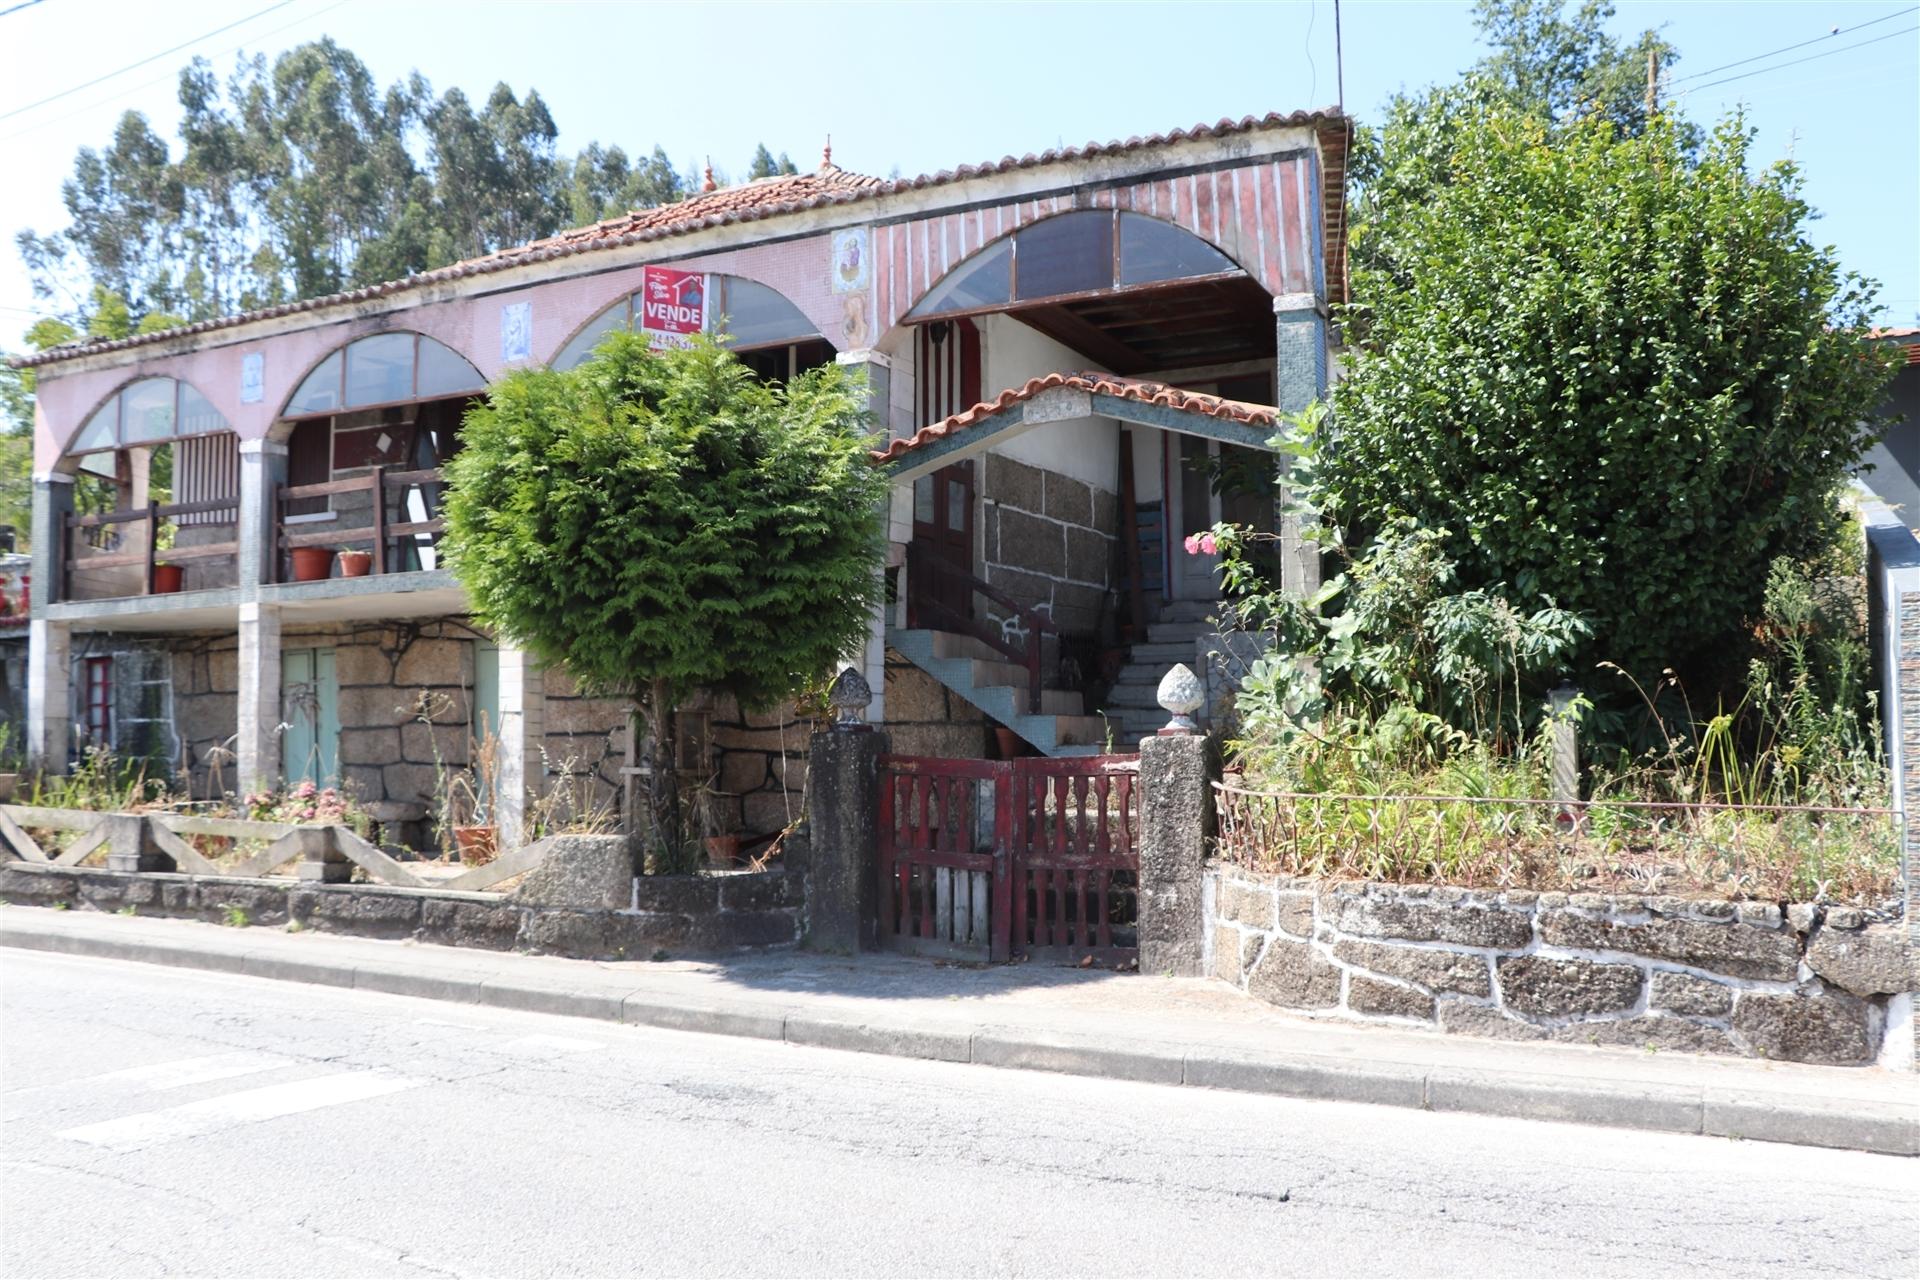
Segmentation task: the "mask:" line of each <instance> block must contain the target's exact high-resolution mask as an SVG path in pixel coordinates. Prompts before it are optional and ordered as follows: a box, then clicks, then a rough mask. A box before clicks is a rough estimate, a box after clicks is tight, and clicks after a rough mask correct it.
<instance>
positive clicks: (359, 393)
mask: <svg viewBox="0 0 1920 1280" xmlns="http://www.w3.org/2000/svg"><path fill="white" fill-rule="evenodd" d="M411 399H413V335H412V334H410V333H382V334H376V335H375V336H373V337H371V338H362V339H360V341H358V342H355V343H353V344H351V345H349V346H348V347H347V404H348V405H349V406H352V405H357V404H386V403H389V402H391V401H395V400H411Z"/></svg>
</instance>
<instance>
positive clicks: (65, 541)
mask: <svg viewBox="0 0 1920 1280" xmlns="http://www.w3.org/2000/svg"><path fill="white" fill-rule="evenodd" d="M223 512H224V513H226V515H227V519H226V520H224V521H216V522H215V523H216V524H224V523H234V522H237V521H238V519H239V512H240V499H239V498H237V497H234V498H213V499H209V500H208V501H205V502H170V503H148V504H147V505H146V506H145V507H143V508H140V509H137V510H130V511H110V512H107V513H105V514H104V515H94V516H78V515H70V516H68V517H67V518H66V519H65V520H64V521H63V522H62V527H61V528H60V530H59V533H60V546H59V549H58V552H57V555H58V563H59V565H60V570H61V573H60V596H59V598H60V599H62V600H71V599H73V598H74V590H73V585H74V584H73V575H74V570H76V569H79V570H83V571H86V572H88V573H92V572H94V571H96V570H102V569H126V568H132V567H134V566H136V565H137V566H139V567H140V570H141V577H140V590H139V591H137V592H134V591H121V592H113V591H109V592H107V593H106V594H108V595H154V594H156V593H155V591H154V589H153V586H154V583H153V579H154V574H153V571H154V568H155V567H156V566H158V565H186V564H191V563H194V562H196V561H206V560H229V561H230V560H233V559H235V558H236V557H237V556H238V554H239V550H240V544H239V543H238V542H236V541H234V540H232V539H229V540H228V541H226V542H210V543H207V544H205V545H202V546H188V547H181V546H174V547H165V548H162V547H161V546H160V527H161V522H162V521H166V520H174V519H176V518H177V517H179V516H195V515H215V514H219V513H223ZM130 525H137V526H138V529H137V530H135V529H129V528H127V526H130ZM188 527H189V528H199V527H204V526H197V525H190V526H188ZM128 542H132V544H133V549H131V550H122V549H119V548H120V547H123V546H124V545H125V544H126V543H128ZM83 543H85V544H86V545H87V547H88V551H87V552H85V553H82V554H79V555H76V554H75V548H76V547H78V546H80V545H82V544H83ZM96 551H98V552H104V554H92V552H96Z"/></svg>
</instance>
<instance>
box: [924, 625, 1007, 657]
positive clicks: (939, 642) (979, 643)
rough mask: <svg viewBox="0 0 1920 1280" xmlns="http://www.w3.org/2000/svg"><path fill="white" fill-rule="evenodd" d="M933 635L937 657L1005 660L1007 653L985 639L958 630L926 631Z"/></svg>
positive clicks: (934, 653)
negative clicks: (962, 633) (965, 634)
mask: <svg viewBox="0 0 1920 1280" xmlns="http://www.w3.org/2000/svg"><path fill="white" fill-rule="evenodd" d="M922 634H925V635H929V636H932V637H933V656H934V657H936V658H971V659H974V660H977V661H980V662H1004V661H1006V655H1005V654H1003V653H1001V652H1000V651H999V650H998V649H996V648H994V647H993V646H992V645H990V644H988V643H987V642H986V641H984V640H978V639H975V638H974V637H973V636H964V635H961V634H960V633H959V632H957V631H926V632H923V633H922Z"/></svg>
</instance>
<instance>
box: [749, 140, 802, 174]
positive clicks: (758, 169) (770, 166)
mask: <svg viewBox="0 0 1920 1280" xmlns="http://www.w3.org/2000/svg"><path fill="white" fill-rule="evenodd" d="M798 172H800V171H799V170H798V169H796V168H794V166H793V161H791V160H789V159H787V153H786V152H784V151H782V152H781V153H780V158H779V159H777V160H776V159H775V158H774V155H773V152H771V151H769V150H767V144H766V143H764V142H763V143H761V144H760V145H759V146H757V147H755V148H754V150H753V159H752V160H750V161H748V162H747V181H748V182H752V181H754V180H756V179H758V178H772V177H777V176H779V175H781V174H786V173H798Z"/></svg>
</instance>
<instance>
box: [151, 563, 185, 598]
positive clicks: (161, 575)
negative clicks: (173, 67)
mask: <svg viewBox="0 0 1920 1280" xmlns="http://www.w3.org/2000/svg"><path fill="white" fill-rule="evenodd" d="M186 582H187V571H186V570H185V569H182V568H181V567H180V566H179V565H177V564H157V565H155V566H153V594H155V595H157V596H170V595H172V594H173V593H174V592H176V591H178V590H179V589H180V588H181V587H183V586H185V585H186Z"/></svg>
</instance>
